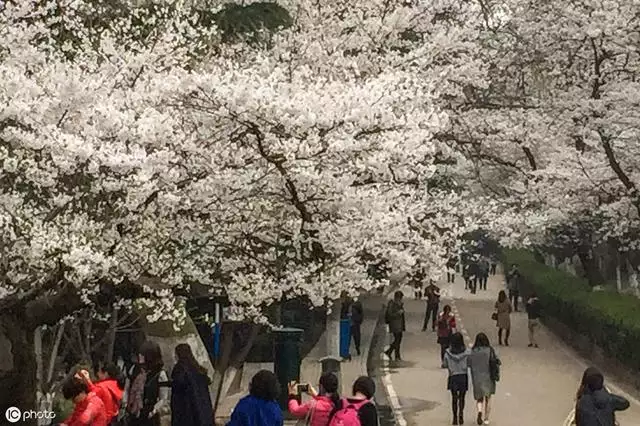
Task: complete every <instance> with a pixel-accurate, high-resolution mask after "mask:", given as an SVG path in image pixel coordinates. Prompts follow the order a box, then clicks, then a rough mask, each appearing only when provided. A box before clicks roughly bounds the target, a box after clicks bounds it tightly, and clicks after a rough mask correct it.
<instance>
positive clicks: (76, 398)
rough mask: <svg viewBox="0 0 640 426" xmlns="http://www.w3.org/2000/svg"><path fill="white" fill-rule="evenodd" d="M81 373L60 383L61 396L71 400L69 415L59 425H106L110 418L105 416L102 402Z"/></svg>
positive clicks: (105, 412)
mask: <svg viewBox="0 0 640 426" xmlns="http://www.w3.org/2000/svg"><path fill="white" fill-rule="evenodd" d="M80 374H81V373H78V374H76V375H75V376H74V377H72V378H70V379H67V380H66V381H65V382H64V383H63V385H62V396H63V397H64V399H67V400H70V401H72V402H73V404H74V407H73V411H72V412H71V415H70V416H69V417H68V418H67V419H66V420H64V421H63V422H62V423H61V425H65V426H86V425H91V426H107V425H108V424H109V422H110V421H111V419H108V418H107V411H106V409H105V406H104V403H103V402H102V400H101V399H100V397H99V396H98V395H96V394H95V392H90V391H89V387H88V386H87V383H86V382H85V381H84V379H83V378H82V376H81V375H80Z"/></svg>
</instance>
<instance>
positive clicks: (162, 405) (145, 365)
mask: <svg viewBox="0 0 640 426" xmlns="http://www.w3.org/2000/svg"><path fill="white" fill-rule="evenodd" d="M138 364H139V366H140V367H141V368H139V369H138V371H137V374H136V376H135V377H134V378H133V380H132V381H131V387H130V389H129V392H128V399H127V414H128V422H129V423H128V424H129V425H130V426H160V416H161V415H162V414H163V413H164V411H165V410H166V408H167V406H168V405H169V387H170V386H171V385H170V384H169V377H168V376H167V373H166V372H165V371H164V369H163V362H162V351H161V350H160V346H158V344H157V343H154V342H151V341H146V342H144V343H143V344H142V346H141V347H140V351H139V353H138Z"/></svg>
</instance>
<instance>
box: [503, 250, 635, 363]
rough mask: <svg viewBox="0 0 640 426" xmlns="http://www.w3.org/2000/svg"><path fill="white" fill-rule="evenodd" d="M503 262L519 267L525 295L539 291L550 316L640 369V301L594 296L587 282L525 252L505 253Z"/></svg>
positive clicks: (615, 295) (614, 295) (603, 294)
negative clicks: (540, 261)
mask: <svg viewBox="0 0 640 426" xmlns="http://www.w3.org/2000/svg"><path fill="white" fill-rule="evenodd" d="M503 261H504V264H505V265H510V264H513V263H516V264H518V266H519V268H520V272H521V274H522V277H523V287H524V288H523V290H524V291H525V295H526V292H527V291H535V292H536V293H537V294H538V297H540V300H541V301H542V302H543V306H544V311H545V313H546V314H548V315H549V316H551V317H553V318H555V319H557V320H558V321H560V322H562V323H564V324H565V325H566V326H568V327H569V328H571V329H573V330H574V331H576V332H578V333H580V334H583V335H585V336H587V337H589V339H590V340H591V342H592V343H594V344H596V345H598V346H599V347H600V348H602V349H603V350H604V351H605V353H606V354H607V355H608V356H610V357H614V358H617V359H618V360H620V361H621V362H622V363H624V364H626V365H627V366H628V367H630V368H632V369H634V370H637V369H640V300H638V299H637V298H636V297H634V296H630V295H626V294H619V293H612V292H604V291H600V292H593V291H592V290H591V287H590V286H589V284H588V282H587V281H586V280H585V279H582V278H580V277H575V276H573V275H571V274H569V273H567V272H564V271H560V270H558V269H555V268H552V267H549V266H546V265H544V264H542V263H539V262H537V261H536V260H535V259H534V256H533V254H532V253H530V252H527V251H524V250H504V251H503Z"/></svg>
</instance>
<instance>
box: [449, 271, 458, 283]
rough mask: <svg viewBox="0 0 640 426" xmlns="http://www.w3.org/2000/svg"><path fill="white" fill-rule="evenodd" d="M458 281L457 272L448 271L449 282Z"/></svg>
mask: <svg viewBox="0 0 640 426" xmlns="http://www.w3.org/2000/svg"><path fill="white" fill-rule="evenodd" d="M455 281H456V274H452V273H451V272H447V282H448V283H453V282H455Z"/></svg>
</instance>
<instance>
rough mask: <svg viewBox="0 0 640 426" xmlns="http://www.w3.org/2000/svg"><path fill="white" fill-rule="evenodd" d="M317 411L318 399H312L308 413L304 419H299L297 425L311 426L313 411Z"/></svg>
mask: <svg viewBox="0 0 640 426" xmlns="http://www.w3.org/2000/svg"><path fill="white" fill-rule="evenodd" d="M315 411H316V400H315V399H312V400H311V408H309V411H307V415H306V416H304V419H300V420H298V422H297V423H296V426H309V425H310V424H311V419H312V418H313V413H314V412H315Z"/></svg>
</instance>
